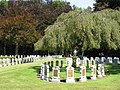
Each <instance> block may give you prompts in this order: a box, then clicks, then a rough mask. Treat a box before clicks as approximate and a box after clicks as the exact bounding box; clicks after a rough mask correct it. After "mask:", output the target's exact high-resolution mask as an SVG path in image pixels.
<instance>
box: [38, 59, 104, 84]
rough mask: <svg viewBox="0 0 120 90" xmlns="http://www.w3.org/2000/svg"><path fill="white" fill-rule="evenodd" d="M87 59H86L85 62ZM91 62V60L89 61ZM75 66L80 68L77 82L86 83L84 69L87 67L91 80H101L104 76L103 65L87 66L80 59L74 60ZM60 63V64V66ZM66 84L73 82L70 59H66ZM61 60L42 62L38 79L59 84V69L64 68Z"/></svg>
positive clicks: (72, 69) (91, 64) (93, 64)
mask: <svg viewBox="0 0 120 90" xmlns="http://www.w3.org/2000/svg"><path fill="white" fill-rule="evenodd" d="M87 59H88V58H86V60H87ZM91 61H92V60H91ZM76 62H77V63H76V66H77V67H80V77H79V81H80V82H84V81H87V77H86V67H87V65H88V67H89V68H91V80H96V79H97V78H101V77H103V76H105V70H104V64H100V63H98V65H97V67H96V63H95V61H94V62H93V63H89V62H88V64H87V61H86V62H84V60H80V58H77V59H76ZM60 63H61V64H60ZM66 64H67V67H66V83H71V82H75V79H74V67H72V58H66ZM64 66H65V65H64V61H63V60H61V61H60V60H57V61H55V63H54V61H49V62H48V63H46V62H44V63H42V64H41V70H40V74H39V77H40V78H41V79H42V80H46V81H51V82H60V68H62V67H64ZM51 67H52V77H50V76H49V74H50V68H51Z"/></svg>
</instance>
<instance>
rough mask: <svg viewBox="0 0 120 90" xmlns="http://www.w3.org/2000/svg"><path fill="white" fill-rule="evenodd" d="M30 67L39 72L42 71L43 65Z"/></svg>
mask: <svg viewBox="0 0 120 90" xmlns="http://www.w3.org/2000/svg"><path fill="white" fill-rule="evenodd" d="M29 69H34V70H35V71H36V72H37V73H40V70H41V67H40V66H32V67H30V68H29Z"/></svg>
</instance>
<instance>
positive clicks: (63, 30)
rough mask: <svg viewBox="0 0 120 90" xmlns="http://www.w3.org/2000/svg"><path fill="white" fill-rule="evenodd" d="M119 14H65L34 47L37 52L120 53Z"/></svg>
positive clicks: (113, 12) (118, 12)
mask: <svg viewBox="0 0 120 90" xmlns="http://www.w3.org/2000/svg"><path fill="white" fill-rule="evenodd" d="M119 17H120V10H118V11H117V10H116V11H113V10H104V11H100V12H94V13H81V11H79V10H77V11H71V12H69V13H67V14H62V15H60V16H59V17H58V19H57V21H56V22H55V23H54V24H53V25H51V26H49V27H48V28H47V29H46V30H45V36H44V37H43V38H42V39H40V40H39V41H38V42H37V43H35V50H50V51H57V50H59V51H60V50H62V51H63V50H74V48H77V49H78V50H80V51H85V50H92V49H93V48H94V49H105V50H111V49H114V50H116V49H120V18H119Z"/></svg>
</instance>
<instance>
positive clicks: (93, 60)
mask: <svg viewBox="0 0 120 90" xmlns="http://www.w3.org/2000/svg"><path fill="white" fill-rule="evenodd" d="M66 62H67V64H68V65H72V63H73V59H72V58H66ZM97 63H99V64H115V65H117V64H119V63H120V62H119V58H118V57H114V58H113V59H112V57H108V58H105V57H101V58H99V57H95V58H93V57H90V59H89V58H87V57H83V60H80V58H76V67H79V66H80V65H85V66H88V67H89V68H90V67H91V65H95V64H97Z"/></svg>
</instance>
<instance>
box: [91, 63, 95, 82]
mask: <svg viewBox="0 0 120 90" xmlns="http://www.w3.org/2000/svg"><path fill="white" fill-rule="evenodd" d="M91 72H92V77H91V79H92V80H96V66H95V65H92V68H91Z"/></svg>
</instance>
